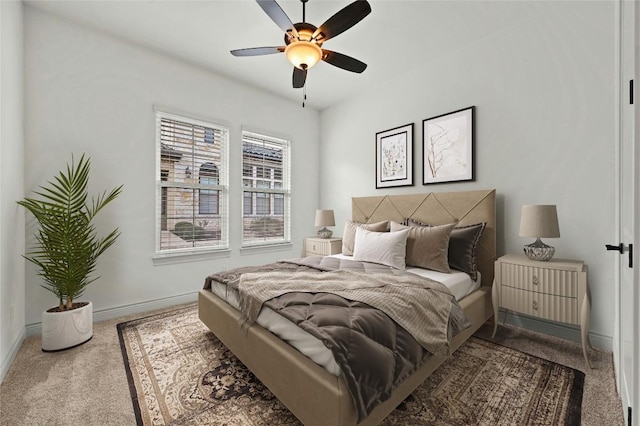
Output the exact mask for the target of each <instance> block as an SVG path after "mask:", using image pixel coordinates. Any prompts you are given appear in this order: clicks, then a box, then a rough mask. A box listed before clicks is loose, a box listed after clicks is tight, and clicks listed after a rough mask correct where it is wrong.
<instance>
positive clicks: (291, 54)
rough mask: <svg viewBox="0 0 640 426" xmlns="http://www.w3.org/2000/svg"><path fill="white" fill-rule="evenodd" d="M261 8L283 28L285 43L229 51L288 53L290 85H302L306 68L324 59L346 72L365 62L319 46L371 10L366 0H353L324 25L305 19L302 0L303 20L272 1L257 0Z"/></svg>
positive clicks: (360, 68)
mask: <svg viewBox="0 0 640 426" xmlns="http://www.w3.org/2000/svg"><path fill="white" fill-rule="evenodd" d="M256 1H257V2H258V4H259V5H260V7H261V8H262V10H264V11H265V13H266V14H267V15H268V16H269V18H271V20H272V21H273V22H275V23H276V25H278V27H280V28H281V29H282V31H284V42H285V45H284V46H274V47H251V48H247V49H236V50H232V51H231V54H232V55H234V56H260V55H270V54H273V53H282V52H284V54H285V55H286V56H287V59H288V60H289V62H291V63H292V64H293V66H294V68H293V87H294V89H299V88H302V87H304V85H305V82H306V80H307V70H308V69H309V68H311V67H312V66H314V65H315V64H316V63H317V62H318V61H320V60H323V61H325V62H327V63H329V64H331V65H333V66H336V67H338V68H342V69H344V70H347V71H351V72H356V73H361V72H363V71H364V70H365V69H366V68H367V64H365V63H364V62H361V61H359V60H357V59H355V58H352V57H350V56H347V55H343V54H342V53H338V52H334V51H331V50H327V49H322V44H323V43H324V42H326V41H327V40H329V39H330V38H333V37H335V36H337V35H338V34H341V33H343V32H344V31H346V30H348V29H349V28H351V27H352V26H354V25H355V24H357V23H358V22H360V21H361V20H362V19H363V18H364V17H365V16H367V15H368V14H369V13H370V12H371V6H370V5H369V3H368V2H367V1H366V0H356V1H354V2H353V3H351V4H350V5H348V6H346V7H345V8H343V9H342V10H340V11H338V12H337V13H336V14H335V15H333V16H332V17H331V18H329V19H327V20H326V21H325V23H324V24H322V25H320V26H319V27H316V26H315V25H312V24H310V23H308V22H305V4H306V3H307V1H308V0H300V1H301V2H302V22H298V23H296V24H293V23H292V22H291V19H289V17H288V16H287V14H286V13H285V12H284V11H283V10H282V8H281V7H280V5H279V4H278V3H277V2H276V1H275V0H256Z"/></svg>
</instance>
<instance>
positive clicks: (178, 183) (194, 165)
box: [156, 111, 229, 253]
mask: <svg viewBox="0 0 640 426" xmlns="http://www.w3.org/2000/svg"><path fill="white" fill-rule="evenodd" d="M156 142H157V144H156V150H157V151H156V182H157V196H156V199H157V205H156V229H157V238H156V241H157V243H156V251H157V252H161V253H169V252H188V251H200V250H207V249H221V248H227V247H228V246H229V244H228V178H227V176H228V155H227V149H228V144H229V130H228V129H227V128H226V127H224V126H220V125H217V124H213V123H207V122H203V121H199V120H195V119H190V118H187V117H180V116H177V115H173V114H169V113H165V112H159V111H158V112H156Z"/></svg>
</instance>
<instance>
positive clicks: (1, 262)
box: [0, 1, 25, 381]
mask: <svg viewBox="0 0 640 426" xmlns="http://www.w3.org/2000/svg"><path fill="white" fill-rule="evenodd" d="M22 15H23V8H22V3H21V2H19V1H3V2H0V93H1V94H2V96H0V381H2V379H3V378H4V376H5V374H6V373H7V371H8V370H9V367H10V365H11V362H12V361H13V358H14V357H15V355H16V353H17V351H18V349H19V348H20V345H21V343H22V340H23V339H24V335H25V328H24V326H25V290H24V274H25V272H24V259H23V258H22V256H21V254H22V253H23V252H24V240H25V238H24V212H22V211H21V210H20V209H19V207H18V205H17V204H16V201H17V200H19V199H20V198H22V196H23V193H24V192H23V191H24V188H23V186H24V181H23V178H22V175H23V170H24V167H23V140H24V133H23V105H24V103H23V101H24V95H23V74H22V73H23V49H22V46H23V35H22V29H23V24H22Z"/></svg>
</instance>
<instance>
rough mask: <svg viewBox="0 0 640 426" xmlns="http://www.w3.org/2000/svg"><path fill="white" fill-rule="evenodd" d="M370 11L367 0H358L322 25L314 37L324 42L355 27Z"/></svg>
mask: <svg viewBox="0 0 640 426" xmlns="http://www.w3.org/2000/svg"><path fill="white" fill-rule="evenodd" d="M369 13H371V6H370V5H369V2H367V0H356V1H354V2H353V3H351V4H350V5H348V6H346V7H345V8H344V9H342V10H340V11H339V12H337V13H336V14H335V15H333V16H332V17H331V18H329V19H327V20H326V21H325V23H324V24H322V25H320V27H318V29H317V30H315V31H314V33H313V36H312V38H314V39H316V40H317V41H319V42H322V43H324V42H325V41H327V40H329V39H330V38H332V37H335V36H337V35H338V34H341V33H343V32H344V31H346V30H348V29H349V28H351V27H353V26H354V25H355V24H357V23H358V22H360V21H361V20H362V19H363V18H364V17H365V16H367V15H368V14H369Z"/></svg>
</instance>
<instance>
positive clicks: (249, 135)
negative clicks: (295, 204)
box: [240, 130, 291, 248]
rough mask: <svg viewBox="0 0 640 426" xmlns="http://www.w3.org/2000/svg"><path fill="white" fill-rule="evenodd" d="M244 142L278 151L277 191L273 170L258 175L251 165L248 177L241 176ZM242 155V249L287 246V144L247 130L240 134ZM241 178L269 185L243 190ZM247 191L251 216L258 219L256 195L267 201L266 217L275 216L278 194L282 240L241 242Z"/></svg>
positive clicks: (288, 237)
mask: <svg viewBox="0 0 640 426" xmlns="http://www.w3.org/2000/svg"><path fill="white" fill-rule="evenodd" d="M245 139H248V140H252V141H261V142H263V143H265V144H273V145H276V146H279V147H281V148H282V153H283V156H282V179H281V182H282V185H281V188H277V187H276V186H277V184H276V179H275V169H270V175H269V176H267V177H264V175H263V176H258V174H257V168H258V167H259V166H256V165H253V166H252V176H251V177H248V176H245V175H244V173H245V164H244V143H245ZM242 145H243V148H242V155H241V158H240V161H241V170H242V172H241V174H242V177H241V179H242V181H241V187H242V196H241V197H242V209H241V214H242V237H241V238H242V248H248V247H266V246H276V245H282V244H290V243H291V142H290V141H289V140H286V139H282V138H277V137H273V136H268V135H265V134H262V133H256V132H253V131H249V130H243V131H242ZM245 179H251V180H253V181H264V182H269V187H268V188H266V187H262V188H261V187H259V186H258V185H255V186H252V187H245V186H244V182H245ZM247 190H249V191H250V192H252V193H253V195H252V202H251V204H252V206H251V207H252V215H255V216H259V214H258V212H257V195H258V194H259V193H261V194H266V195H268V199H269V215H275V214H276V212H275V197H276V195H282V197H283V198H284V199H283V202H282V203H283V212H282V216H283V217H284V229H283V237H282V238H276V239H266V238H265V239H262V240H245V229H244V228H245V208H246V206H245V192H246V191H247Z"/></svg>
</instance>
